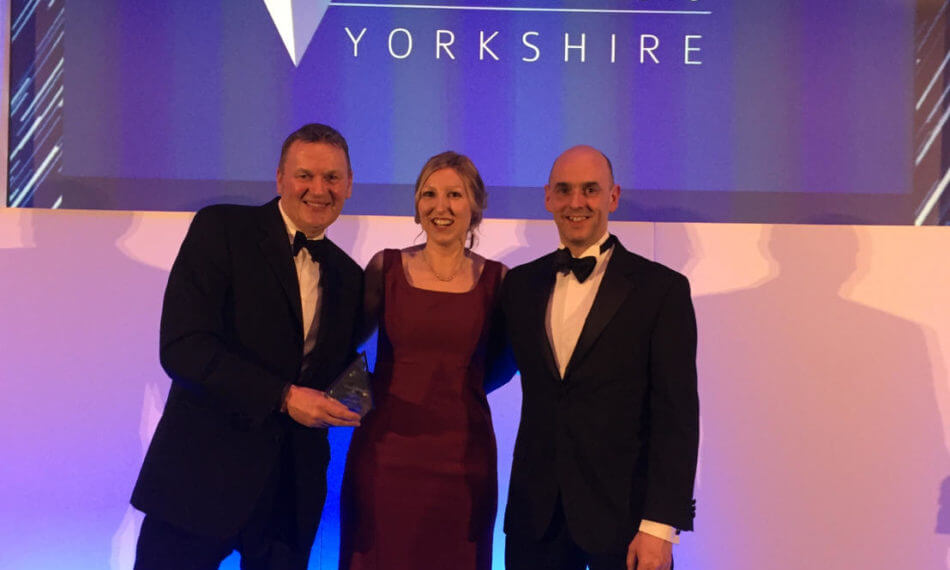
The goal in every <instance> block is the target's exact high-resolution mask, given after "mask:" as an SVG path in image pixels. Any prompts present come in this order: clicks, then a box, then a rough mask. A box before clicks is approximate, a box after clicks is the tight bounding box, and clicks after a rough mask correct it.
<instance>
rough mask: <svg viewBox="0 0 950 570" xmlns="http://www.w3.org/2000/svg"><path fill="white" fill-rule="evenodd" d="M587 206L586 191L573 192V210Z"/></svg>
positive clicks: (577, 190)
mask: <svg viewBox="0 0 950 570" xmlns="http://www.w3.org/2000/svg"><path fill="white" fill-rule="evenodd" d="M585 205H586V202H585V198H584V191H583V190H581V189H579V188H578V189H575V190H572V191H571V202H570V206H571V207H572V208H583V207H584V206H585Z"/></svg>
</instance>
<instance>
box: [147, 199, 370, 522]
mask: <svg viewBox="0 0 950 570" xmlns="http://www.w3.org/2000/svg"><path fill="white" fill-rule="evenodd" d="M330 249H331V250H332V251H331V255H330V258H329V259H328V260H327V261H326V262H324V263H321V265H320V273H321V278H320V279H321V282H320V290H321V295H322V296H323V297H322V300H321V305H320V306H321V313H320V315H319V328H318V334H317V343H316V346H315V348H314V349H313V351H312V352H311V353H310V354H309V356H308V359H309V360H310V362H308V366H307V367H306V373H305V374H303V375H301V372H300V371H301V364H302V359H303V357H302V353H303V325H302V324H301V323H302V319H301V304H300V292H299V286H298V283H297V274H296V270H295V268H294V262H293V258H292V255H291V249H290V244H289V242H288V237H287V230H286V226H285V224H284V221H283V218H282V217H281V215H280V211H279V210H278V207H277V200H273V201H271V202H269V203H268V204H265V205H263V206H259V207H248V206H230V205H219V206H211V207H208V208H204V209H202V210H200V211H199V212H198V213H197V214H196V215H195V218H194V220H193V221H192V223H191V227H190V228H189V230H188V234H187V235H186V236H185V240H184V242H183V243H182V246H181V250H180V251H179V253H178V257H177V259H176V260H175V263H174V265H173V267H172V269H171V273H170V275H169V278H168V287H167V289H166V291H165V299H164V305H163V308H162V322H161V334H160V344H161V346H160V355H161V363H162V366H163V367H164V369H165V370H166V372H167V373H168V375H169V376H170V377H171V379H172V384H171V389H170V391H169V394H168V401H167V402H166V405H165V410H164V412H163V414H162V418H161V420H160V421H159V424H158V427H157V429H156V431H155V435H154V437H153V438H152V442H151V445H150V447H149V450H148V453H147V455H146V457H145V461H144V463H143V465H142V470H141V472H140V473H139V478H138V481H137V482H136V485H135V490H134V491H133V494H132V504H133V505H134V506H135V507H136V508H138V509H140V510H142V511H144V512H145V513H147V514H149V515H153V516H156V517H158V518H160V519H163V520H165V521H167V522H170V523H172V524H174V525H177V526H178V527H180V528H183V529H185V530H188V531H190V532H193V533H196V534H201V535H207V536H219V537H227V536H231V535H233V534H235V533H236V532H237V531H238V530H239V529H240V528H241V527H242V526H243V525H244V523H245V522H246V521H247V520H248V518H249V516H250V514H251V510H252V508H253V507H254V505H255V504H256V501H257V500H258V498H259V497H260V495H261V490H262V488H263V487H264V485H265V483H266V481H267V478H268V476H269V475H270V474H271V472H272V470H273V469H275V467H276V466H277V465H278V461H279V457H280V455H281V453H283V454H284V455H283V457H284V461H285V463H287V464H292V465H293V467H292V468H291V471H292V472H291V473H286V472H285V473H282V474H281V480H282V481H292V482H293V484H292V485H291V486H292V487H293V489H292V490H291V491H290V492H293V493H294V494H295V495H296V501H297V507H298V514H299V517H298V522H299V523H300V524H312V525H313V526H312V528H313V530H314V531H315V530H316V525H317V523H318V522H319V518H320V511H321V509H322V505H323V500H324V493H325V483H324V480H325V476H326V465H327V462H328V460H329V446H328V443H327V439H326V430H325V429H322V430H318V429H310V428H305V427H303V426H301V425H299V424H297V423H295V422H294V421H293V420H291V419H290V418H289V417H287V416H286V415H285V414H281V413H280V411H279V410H280V406H281V398H282V395H283V391H284V389H285V387H286V386H287V384H289V383H295V384H300V385H304V386H309V387H312V388H317V389H324V388H325V387H326V386H328V384H329V383H330V382H332V381H333V379H334V378H335V377H336V376H337V375H338V374H339V373H340V372H341V371H342V370H343V369H344V368H345V366H346V365H347V364H348V363H349V362H350V360H351V359H352V358H353V356H354V350H355V344H356V334H357V331H356V328H357V327H356V325H357V323H358V322H359V319H360V313H361V310H362V307H361V305H362V299H363V290H362V289H363V279H362V271H361V269H360V267H359V266H358V265H357V264H356V263H355V262H354V261H353V260H352V259H350V258H349V257H348V256H347V255H346V254H345V253H343V251H342V250H340V249H339V248H337V247H336V246H333V247H332V248H330ZM288 453H289V454H292V457H291V459H290V460H289V461H288V460H287V454H288Z"/></svg>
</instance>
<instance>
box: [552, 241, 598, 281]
mask: <svg viewBox="0 0 950 570" xmlns="http://www.w3.org/2000/svg"><path fill="white" fill-rule="evenodd" d="M595 265H597V258H596V257H594V256H593V255H588V256H586V257H574V256H572V255H571V252H570V250H568V249H567V248H564V249H559V250H557V251H556V252H554V269H555V270H557V271H558V273H563V274H565V275H567V274H568V273H574V277H577V282H578V283H583V282H584V281H586V280H587V278H588V277H590V274H591V273H593V271H594V266H595Z"/></svg>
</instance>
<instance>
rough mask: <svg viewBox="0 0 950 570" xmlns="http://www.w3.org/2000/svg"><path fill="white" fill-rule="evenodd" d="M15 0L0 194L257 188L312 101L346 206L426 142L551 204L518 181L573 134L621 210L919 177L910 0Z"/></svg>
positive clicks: (409, 166) (738, 202) (830, 199)
mask: <svg viewBox="0 0 950 570" xmlns="http://www.w3.org/2000/svg"><path fill="white" fill-rule="evenodd" d="M17 4H18V2H14V13H16V11H17ZM19 4H21V5H29V6H30V8H31V10H32V11H33V12H35V13H34V14H33V15H32V21H31V22H30V23H25V24H23V25H22V26H20V27H25V26H31V29H30V30H29V31H32V32H33V33H19V34H18V32H19V31H20V30H18V27H17V26H18V22H17V21H16V18H17V16H16V15H14V22H13V28H12V42H13V43H12V45H13V55H12V68H13V72H12V80H11V81H12V85H11V93H12V95H13V101H12V102H11V110H12V113H11V115H12V117H13V119H12V120H13V125H12V127H13V128H12V129H11V131H12V134H11V163H10V168H11V175H10V180H11V182H10V187H11V190H10V198H9V199H10V202H11V204H13V205H33V206H42V207H51V206H52V207H66V208H116V209H146V210H191V209H196V208H198V207H200V206H202V205H205V204H208V203H214V202H220V201H230V202H241V203H259V202H262V201H264V200H266V199H267V198H268V197H270V196H271V195H273V193H274V182H273V179H274V172H275V169H276V163H277V154H278V150H279V147H280V143H281V142H282V140H283V138H284V137H285V136H286V135H287V134H289V133H290V132H291V131H293V130H294V129H295V128H297V127H298V126H300V125H301V124H303V123H306V122H313V121H316V122H324V123H328V124H330V125H333V126H335V127H337V128H338V129H339V130H340V131H341V132H342V133H343V134H344V135H345V136H346V137H347V138H348V140H349V143H350V145H351V154H352V160H353V165H354V171H355V181H356V187H355V191H354V197H353V199H352V200H351V202H350V203H348V204H347V209H346V210H345V212H346V213H350V214H408V213H411V208H412V204H411V185H412V183H413V182H414V180H415V178H416V176H417V174H418V171H419V169H420V167H421V166H422V164H423V163H424V162H425V160H426V159H427V158H428V157H429V156H431V155H433V154H436V153H438V152H441V151H443V150H446V149H454V150H457V151H459V152H462V153H465V154H468V155H469V156H470V157H471V158H472V159H473V160H474V162H475V164H476V165H477V166H478V167H479V169H480V171H481V173H482V177H483V179H484V180H485V181H486V184H487V185H488V186H489V194H490V202H489V210H488V211H487V214H488V215H489V216H492V217H514V218H535V217H545V216H546V215H547V214H546V213H545V212H544V210H543V205H542V203H541V200H540V198H539V194H538V192H537V190H538V189H539V188H540V187H541V186H543V185H544V183H545V182H546V178H547V174H548V170H549V168H550V165H551V163H552V161H553V159H554V158H555V157H556V156H557V155H558V154H559V153H560V152H561V151H563V150H564V149H565V148H567V147H569V146H571V145H574V144H578V143H586V144H591V145H594V146H596V147H598V148H600V149H602V150H603V151H604V152H605V153H606V154H607V156H609V157H610V158H611V159H612V162H613V165H614V170H615V177H616V180H617V182H618V183H619V184H620V185H621V187H622V188H623V189H625V192H624V193H623V194H622V201H621V207H620V210H619V212H618V213H617V214H616V217H617V218H618V219H651V220H686V221H773V222H774V221H820V220H821V219H824V218H829V219H830V218H833V217H835V216H837V217H838V218H840V219H843V220H851V221H854V222H871V223H882V222H886V223H910V222H911V221H912V218H913V213H914V211H915V210H916V209H918V207H919V202H920V197H919V196H917V195H916V194H915V188H916V187H917V186H921V187H924V186H927V185H928V184H932V182H933V180H928V181H919V182H920V183H918V181H915V167H916V166H917V163H918V162H919V160H918V157H917V156H916V155H917V154H919V153H921V152H922V153H923V154H926V152H927V149H925V148H924V147H925V145H924V144H923V143H925V142H926V140H925V139H926V137H925V136H923V135H920V134H918V133H917V132H916V131H915V126H916V125H917V124H918V123H923V119H922V118H921V117H918V115H921V116H922V115H923V113H924V111H927V110H929V109H924V110H922V111H918V110H915V99H916V98H917V97H918V96H919V94H918V93H916V91H919V90H920V89H917V88H915V75H914V74H915V69H914V60H915V49H917V48H915V45H917V46H919V43H918V44H915V37H914V36H915V10H916V6H915V3H914V2H872V3H868V2H858V1H843V2H825V1H818V0H797V1H794V2H793V1H790V0H789V1H775V2H748V3H737V2H712V1H707V0H635V1H631V0H625V1H619V0H596V1H592V0H584V1H567V0H565V1H528V0H522V1H520V2H518V1H515V2H497V1H488V0H478V1H458V2H453V3H447V2H432V1H424V2H421V3H414V4H399V3H395V2H376V3H363V2H327V1H315V2H290V1H287V0H285V1H278V0H266V1H264V0H244V1H239V2H227V3H210V2H193V1H190V0H169V1H167V2H159V3H155V2H139V1H131V0H96V1H91V0H69V1H68V2H66V3H65V4H64V3H62V2H60V3H58V4H56V3H54V4H52V5H51V7H47V6H44V7H35V6H33V5H34V4H35V3H33V2H19ZM44 4H45V3H44ZM25 21H26V20H24V22H25ZM24 37H27V39H28V40H29V41H28V42H27V41H26V40H24V39H23V38H24ZM34 39H35V40H36V41H33V40H34ZM918 39H919V38H918ZM31 66H32V67H31ZM44 69H45V71H44ZM31 74H32V75H31ZM44 78H48V79H49V81H41V79H44ZM938 91H939V89H938ZM31 103H32V104H33V105H32V107H33V111H32V112H31V111H30V109H29V105H31ZM18 109H22V110H23V111H22V112H19V113H18V112H17V111H18ZM41 112H42V113H43V116H42V117H41V118H38V117H39V114H40V113H41ZM20 117H23V120H20ZM35 122H40V123H41V126H40V127H39V128H37V127H34V128H33V132H32V133H29V132H28V131H29V130H30V128H29V127H30V126H31V125H33V124H34V123H35ZM27 134H29V135H30V136H24V135H27ZM18 137H20V138H18ZM31 137H32V138H31ZM918 139H920V140H918ZM24 141H25V142H24ZM918 178H919V176H918ZM924 189H926V188H924ZM917 194H919V192H918V193H917Z"/></svg>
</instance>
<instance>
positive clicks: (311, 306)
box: [277, 202, 326, 354]
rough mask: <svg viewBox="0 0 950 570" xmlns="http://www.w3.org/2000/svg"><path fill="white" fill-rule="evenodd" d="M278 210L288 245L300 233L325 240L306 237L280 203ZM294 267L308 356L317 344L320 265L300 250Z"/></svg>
mask: <svg viewBox="0 0 950 570" xmlns="http://www.w3.org/2000/svg"><path fill="white" fill-rule="evenodd" d="M277 206H278V208H279V209H280V215H281V217H283V218H284V225H285V226H287V236H288V239H289V240H290V243H291V244H293V243H294V236H295V235H297V232H298V231H299V232H301V233H303V234H304V235H306V236H307V239H325V237H326V232H321V233H320V234H318V235H315V236H312V235H307V232H304V231H303V230H301V229H299V228H298V227H297V226H296V225H295V224H294V222H293V221H292V220H291V219H290V218H289V217H287V213H286V212H284V207H283V206H281V204H280V202H278V203H277ZM294 266H296V268H297V283H298V284H299V286H300V308H301V309H302V311H303V313H302V314H303V321H302V322H301V323H300V325H301V327H302V331H303V353H304V354H309V353H310V351H311V350H313V347H314V346H315V345H316V344H317V327H318V325H319V322H318V319H317V315H319V314H320V313H319V311H320V300H321V298H322V295H320V287H319V284H320V264H319V263H317V262H316V261H314V260H313V258H311V256H310V252H309V251H307V248H301V249H300V251H298V252H297V255H296V256H294Z"/></svg>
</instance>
